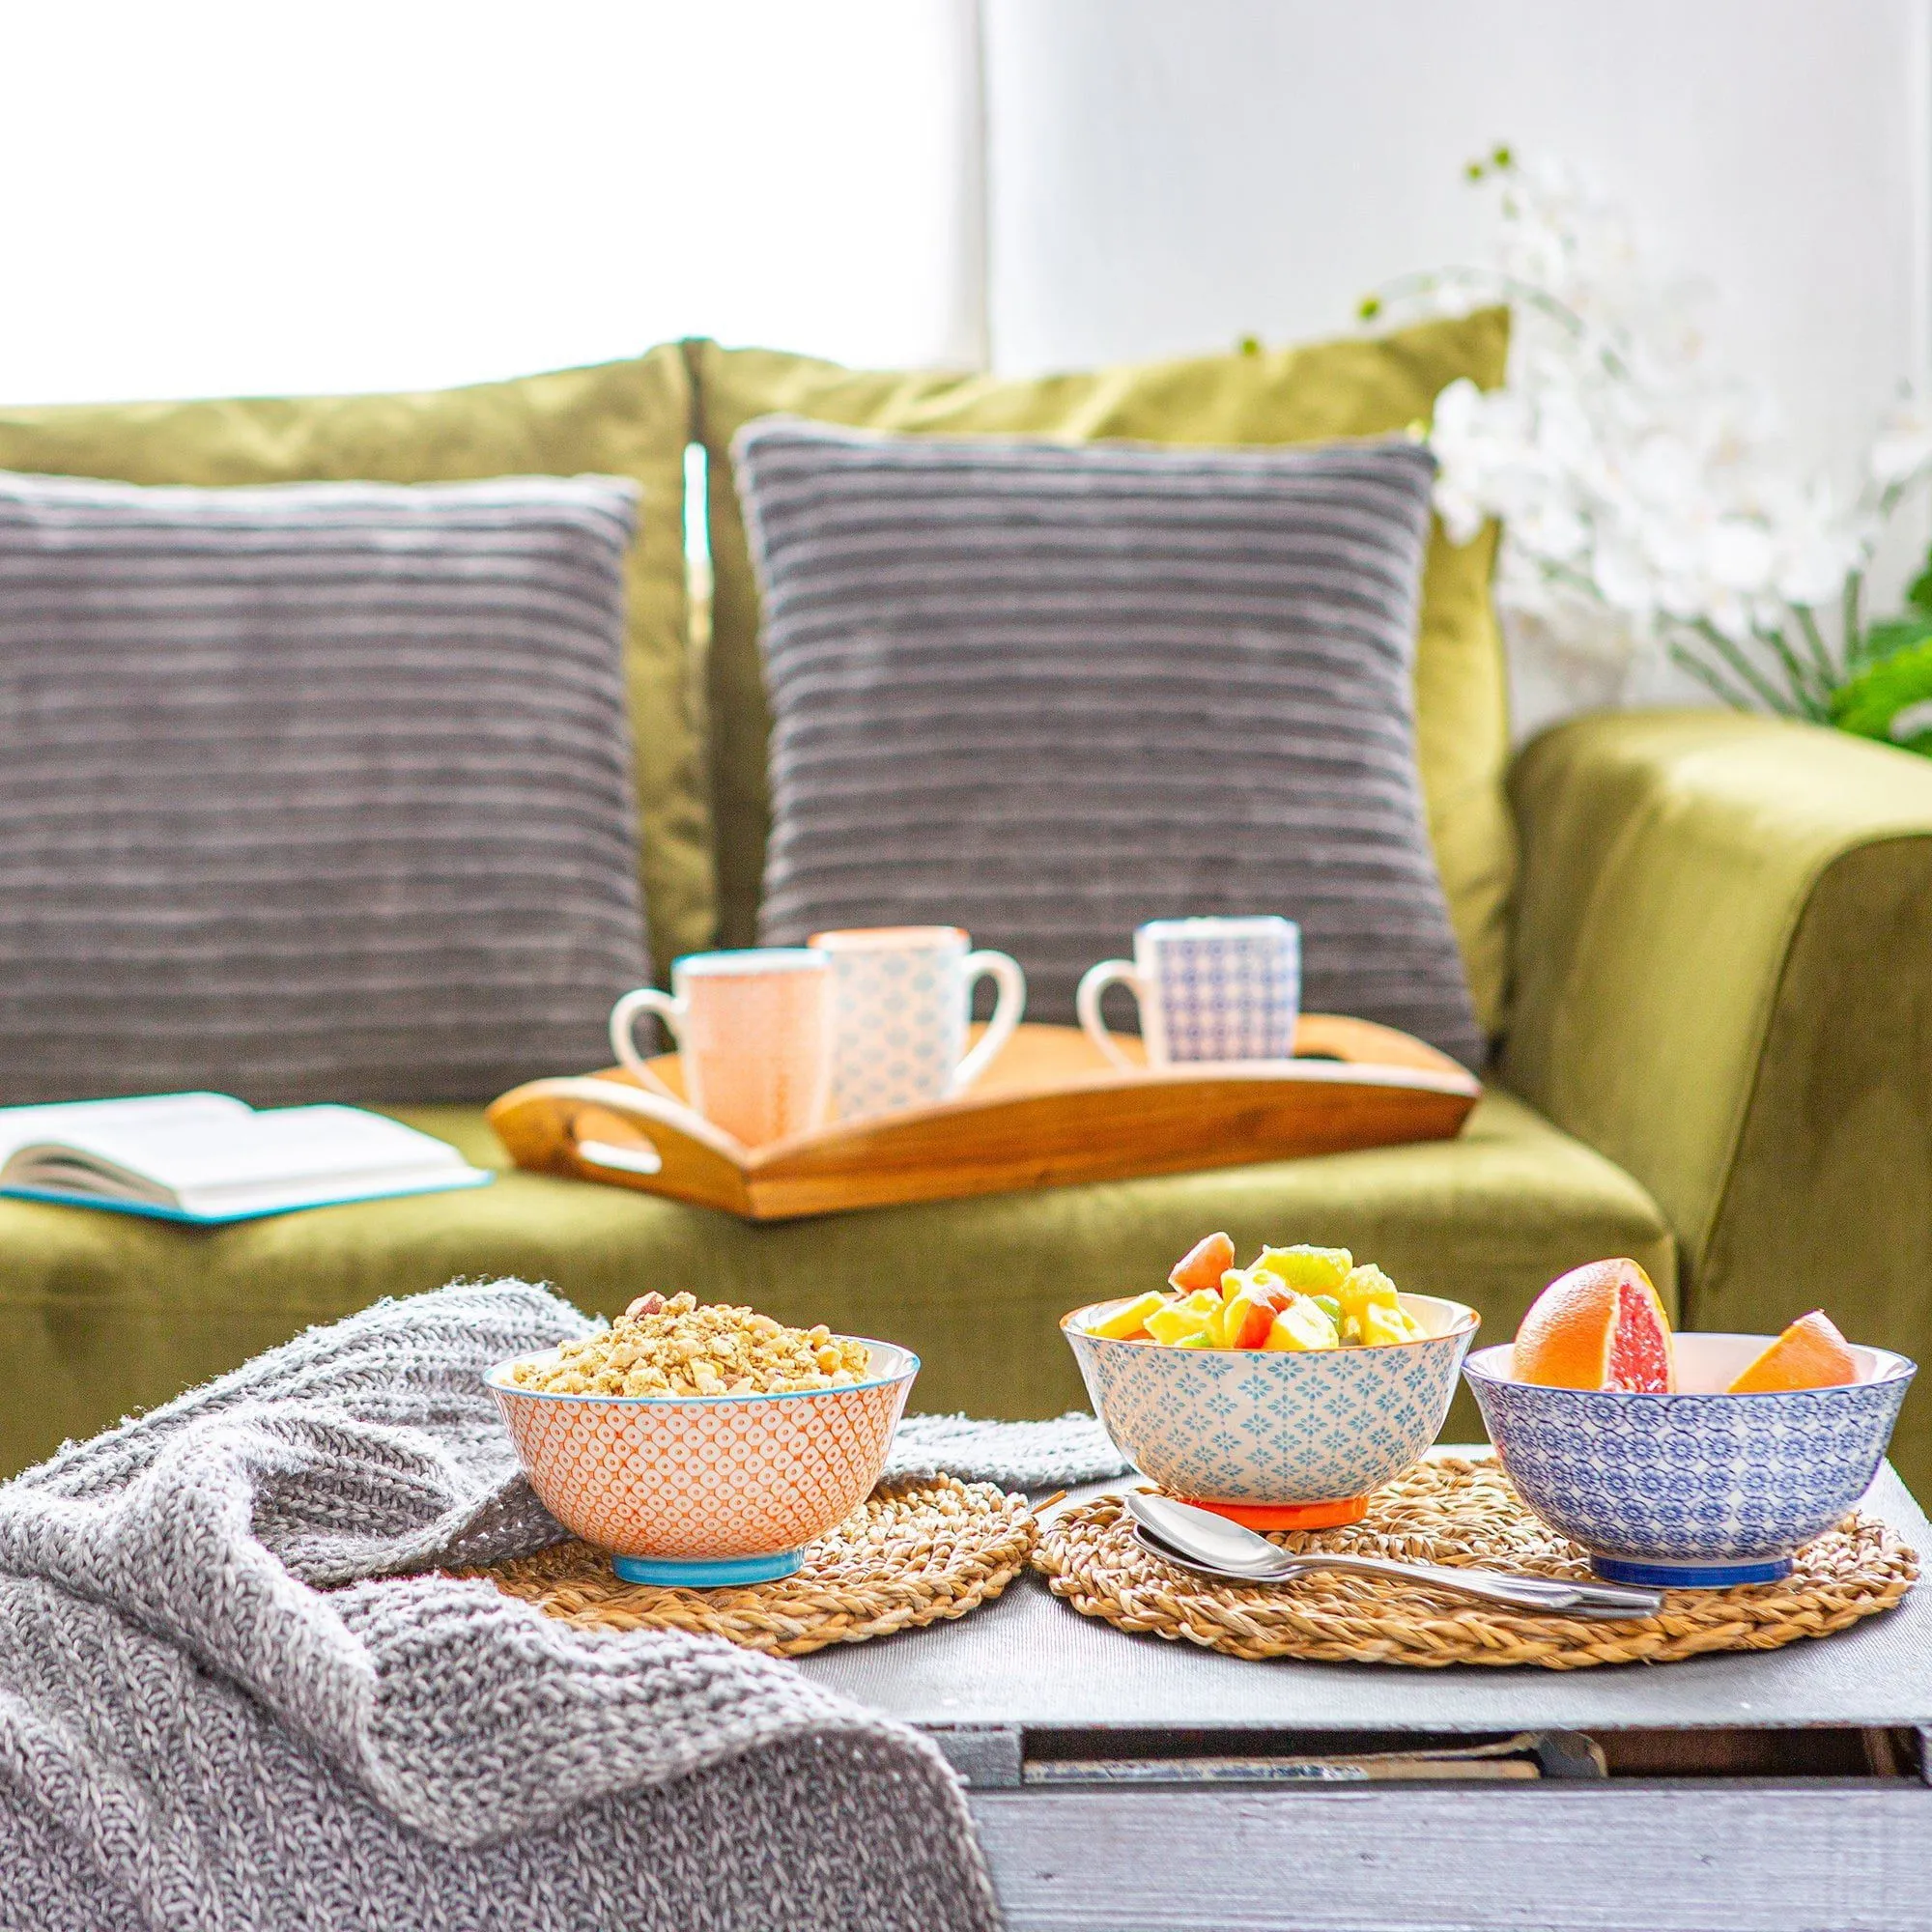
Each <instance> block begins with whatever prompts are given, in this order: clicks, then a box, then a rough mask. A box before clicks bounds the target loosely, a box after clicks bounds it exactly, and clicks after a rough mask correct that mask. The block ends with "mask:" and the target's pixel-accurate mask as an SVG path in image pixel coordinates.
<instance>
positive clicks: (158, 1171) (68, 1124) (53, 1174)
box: [0, 1094, 490, 1222]
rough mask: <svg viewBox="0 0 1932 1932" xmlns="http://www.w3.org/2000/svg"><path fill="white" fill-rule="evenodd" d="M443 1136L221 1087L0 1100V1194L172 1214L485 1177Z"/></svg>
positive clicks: (312, 1203)
mask: <svg viewBox="0 0 1932 1932" xmlns="http://www.w3.org/2000/svg"><path fill="white" fill-rule="evenodd" d="M488 1179H490V1176H489V1174H488V1172H487V1171H486V1170H485V1169H483V1168H479V1167H471V1166H470V1165H469V1162H468V1161H466V1160H465V1159H464V1158H463V1156H462V1155H461V1154H460V1153H458V1152H457V1151H456V1150H455V1149H454V1148H453V1147H450V1146H448V1145H447V1144H446V1143H444V1142H442V1141H439V1140H433V1139H432V1138H431V1137H430V1136H429V1135H428V1134H419V1133H417V1132H416V1131H415V1129H414V1128H413V1127H406V1126H404V1125H403V1124H402V1122H399V1121H391V1120H386V1119H384V1116H382V1115H381V1114H366V1113H364V1112H362V1110H361V1109H360V1108H358V1107H277V1108H274V1109H271V1110H270V1111H267V1112H264V1113H257V1112H256V1111H255V1109H254V1108H252V1107H250V1106H249V1105H248V1104H247V1103H246V1102H245V1101H242V1100H235V1099H231V1098H230V1097H229V1096H228V1095H227V1094H144V1095H142V1096H140V1097H138V1098H134V1099H128V1100H72V1101H65V1102H62V1103H60V1104H58V1105H54V1106H45V1107H5V1108H0V1194H16V1195H22V1196H25V1197H26V1198H27V1199H29V1200H34V1201H70V1202H73V1203H76V1204H78V1205H79V1206H81V1207H86V1208H116V1209H118V1210H119V1211H121V1212H122V1213H127V1214H153V1215H156V1216H158V1217H159V1218H160V1219H162V1220H167V1221H195V1222H220V1221H242V1220H246V1219H248V1218H249V1217H250V1216H251V1215H255V1214H281V1213H286V1212H287V1211H288V1210H289V1209H290V1208H320V1207H324V1206H326V1205H327V1204H328V1203H330V1202H340V1201H373V1200H376V1199H378V1198H380V1197H381V1196H384V1195H387V1194H428V1193H433V1192H436V1191H439V1190H440V1189H442V1188H447V1187H480V1186H481V1185H482V1184H483V1183H484V1182H485V1181H486V1180H488Z"/></svg>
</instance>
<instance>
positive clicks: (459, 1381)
mask: <svg viewBox="0 0 1932 1932" xmlns="http://www.w3.org/2000/svg"><path fill="white" fill-rule="evenodd" d="M587 1325H588V1324H587V1323H586V1322H585V1321H584V1318H583V1317H582V1316H581V1315H579V1314H578V1313H577V1312H576V1311H575V1310H573V1309H571V1308H570V1307H568V1306H567V1305H566V1304H565V1303H563V1302H562V1301H559V1300H558V1299H557V1298H556V1297H555V1296H554V1295H552V1294H550V1293H547V1292H546V1291H544V1290H542V1289H538V1288H531V1287H527V1286H526V1285H525V1284H523V1283H521V1282H497V1283H495V1284H491V1285H488V1286H467V1287H466V1286H459V1287H454V1288H448V1289H444V1290H442V1291H440V1293H435V1294H428V1295H422V1296H418V1297H415V1298H413V1299H412V1300H407V1301H400V1302H385V1303H383V1304H381V1305H379V1306H378V1307H375V1308H372V1309H369V1310H367V1311H366V1312H364V1313H363V1314H360V1315H357V1316H355V1317H353V1318H352V1319H350V1320H349V1321H343V1322H339V1323H337V1324H336V1325H334V1326H333V1327H328V1328H322V1329H317V1330H313V1331H311V1332H310V1333H309V1334H307V1335H304V1336H301V1337H299V1338H298V1340H296V1341H294V1342H292V1343H290V1344H288V1345H287V1346H286V1347H285V1348H281V1349H277V1350H273V1351H272V1352H270V1354H267V1355H264V1356H261V1357H260V1358H258V1359H257V1360H256V1361H254V1362H251V1363H249V1364H248V1365H247V1366H246V1367H244V1368H241V1369H240V1370H237V1371H236V1372H235V1373H234V1374H233V1375H231V1376H227V1377H224V1378H222V1379H220V1380H219V1381H216V1382H213V1383H211V1384H210V1385H209V1386H207V1387H206V1388H202V1389H198V1390H195V1391H193V1392H192V1393H190V1394H188V1395H186V1396H184V1397H182V1398H181V1399H180V1400H179V1401H177V1402H175V1403H172V1404H170V1405H168V1406H166V1407H164V1408H160V1409H157V1410H156V1411H154V1412H153V1413H152V1414H150V1415H147V1416H144V1417H141V1418H139V1419H137V1420H135V1421H132V1422H128V1423H124V1424H123V1425H122V1426H121V1427H120V1428H118V1429H116V1430H113V1431H110V1432H109V1433H108V1434H106V1435H100V1436H97V1437H95V1438H94V1439H93V1440H92V1441H89V1442H84V1443H80V1444H76V1445H71V1446H69V1447H68V1448H66V1449H64V1450H63V1451H62V1452H61V1453H60V1454H59V1455H58V1456H56V1457H55V1458H54V1459H53V1460H52V1461H51V1462H49V1463H43V1464H42V1465H41V1466H40V1467H39V1468H36V1469H33V1470H30V1471H29V1472H28V1473H27V1474H25V1475H24V1476H21V1477H19V1478H17V1479H16V1480H15V1481H14V1482H12V1483H10V1484H7V1485H6V1486H4V1488H0V1925H5V1926H9V1927H14V1926H17V1927H21V1928H26V1927H32V1928H34V1932H131V1928H136V1927H142V1928H168V1932H175V1928H181V1932H187V1928H197V1932H202V1928H206V1932H226V1929H227V1928H234V1932H280V1928H284V1927H286V1928H290V1932H295V1928H303V1932H319V1929H320V1928H327V1932H337V1928H351V1927H354V1928H367V1932H431V1928H445V1927H446V1928H451V1932H455V1928H459V1927H460V1928H464V1932H479V1929H480V1928H492V1927H503V1928H506V1932H507V1928H511V1927H514V1928H516V1932H576V1928H583V1932H591V1928H597V1932H604V1928H614V1927H624V1928H627V1932H629V1928H655V1927H663V1928H667V1932H668V1928H673V1927H675V1928H679V1932H701V1929H702V1928H710V1927H732V1928H763V1927H778V1926H784V1927H786V1928H797V1932H817V1928H824V1932H833V1928H838V1929H839V1932H866V1928H875V1927H876V1928H880V1932H885V1928H918V1932H928V1928H930V1932H939V1928H951V1927H960V1928H974V1929H975V1932H978V1928H990V1927H991V1926H993V1925H994V1924H995V1922H996V1915H995V1910H994V1906H993V1903H992V1898H991V1893H990V1890H989V1889H988V1886H987V1883H986V1878H985V1873H984V1870H983V1867H982V1866H981V1864H980V1859H979V1855H978V1852H977V1850H976V1848H975V1845H974V1841H973V1837H972V1832H971V1827H970V1822H969V1819H968V1815H967V1812H966V1808H965V1804H964V1800H963V1798H962V1797H961V1795H960V1791H959V1788H958V1786H957V1784H956V1783H955V1781H954V1780H953V1778H952V1776H951V1774H950V1773H949V1772H948V1771H947V1769H946V1767H945V1765H944V1764H943V1762H942V1761H941V1759H940V1758H939V1756H938V1754H937V1752H936V1751H935V1750H934V1749H933V1748H932V1747H931V1746H930V1745H929V1744H927V1743H926V1742H925V1741H924V1740H923V1739H921V1738H920V1737H919V1736H918V1735H917V1734H916V1733H914V1732H913V1731H911V1730H909V1729H907V1728H905V1727H903V1726H900V1725H897V1724H895V1723H890V1722H887V1721H885V1720H883V1719H879V1718H877V1717H875V1716H872V1715H870V1714H868V1713H867V1712H866V1711H864V1710H862V1709H861V1708H859V1707H858V1706H856V1705H854V1704H851V1703H848V1702H846V1701H844V1700H842V1699H840V1698H838V1697H835V1696H833V1695H830V1694H828V1693H827V1692H825V1691H823V1690H817V1689H815V1688H814V1687H813V1686H812V1684H811V1683H810V1681H809V1680H807V1679H806V1678H805V1677H804V1676H803V1675H802V1674H801V1673H799V1672H798V1671H796V1670H794V1669H793V1668H792V1667H791V1666H790V1665H788V1664H785V1663H782V1662H776V1661H773V1660H770V1659H766V1658H761V1657H758V1656H755V1655H753V1654H751V1653H748V1652H744V1651H740V1650H736V1649H734V1648H732V1647H731V1646H730V1645H728V1644H725V1643H723V1642H720V1641H718V1640H715V1639H710V1638H702V1637H691V1636H686V1635H683V1634H677V1633H672V1632H641V1633H637V1634H617V1633H608V1632H585V1631H578V1630H575V1629H572V1628H571V1627H569V1626H567V1625H564V1624H560V1623H557V1622H554V1621H553V1620H551V1619H548V1618H546V1617H544V1616H543V1615H542V1614H541V1613H539V1612H538V1611H536V1610H534V1609H533V1608H531V1607H529V1606H528V1605H523V1604H520V1603H517V1602H514V1601H512V1600H511V1599H509V1598H507V1597H505V1596H502V1595H501V1594H499V1593H498V1592H497V1590H496V1589H494V1588H493V1587H492V1586H491V1585H490V1584H488V1583H487V1582H480V1581H459V1580H456V1579H454V1578H451V1577H443V1576H436V1575H428V1574H423V1573H426V1572H429V1571H432V1570H434V1569H437V1568H439V1567H443V1566H451V1565H461V1564H468V1563H482V1562H490V1561H494V1560H496V1559H498V1558H501V1557H504V1556H508V1555H511V1554H513V1553H516V1552H519V1551H522V1550H526V1549H529V1548H536V1547H539V1546H540V1545H542V1544H544V1543H546V1542H549V1541H551V1540H553V1539H554V1537H555V1536H556V1535H557V1533H558V1532H557V1529H556V1526H555V1524H554V1522H553V1521H552V1520H551V1519H550V1518H549V1517H548V1516H547V1515H545V1513H544V1512H543V1511H542V1509H541V1508H540V1507H539V1506H538V1505H537V1503H536V1501H535V1498H534V1497H533V1496H532V1495H531V1494H530V1492H529V1491H528V1489H527V1488H526V1486H525V1484H524V1483H523V1481H522V1479H521V1478H520V1477H519V1476H518V1475H517V1474H516V1470H515V1464H514V1462H513V1460H512V1457H511V1453H510V1449H509V1445H508V1441H507V1438H506V1436H505V1435H504V1432H503V1430H502V1428H501V1426H500V1424H499V1423H498V1421H497V1414H496V1410H495V1405H494V1403H493V1402H492V1401H491V1398H490V1397H489V1395H488V1394H487V1392H486V1391H485V1390H484V1388H483V1387H482V1384H481V1382H480V1380H479V1374H480V1372H481V1371H482V1370H483V1369H484V1368H486V1367H487V1366H488V1365H490V1364H491V1363H493V1362H496V1361H500V1360H501V1359H503V1358H504V1357H506V1356H509V1355H515V1354H520V1353H525V1352H528V1351H531V1350H537V1349H542V1348H547V1347H549V1346H551V1345H552V1344H554V1343H555V1342H557V1341H558V1340H560V1339H562V1338H563V1337H565V1336H568V1335H573V1334H577V1333H581V1332H582V1331H583V1329H584V1328H585V1327H586V1326H587ZM378 1579H383V1580H378Z"/></svg>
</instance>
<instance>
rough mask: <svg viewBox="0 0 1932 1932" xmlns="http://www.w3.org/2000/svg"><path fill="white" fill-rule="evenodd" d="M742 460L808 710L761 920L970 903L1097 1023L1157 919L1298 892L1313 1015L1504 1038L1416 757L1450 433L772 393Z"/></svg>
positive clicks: (768, 577) (1280, 908)
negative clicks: (806, 408) (1099, 432)
mask: <svg viewBox="0 0 1932 1932" xmlns="http://www.w3.org/2000/svg"><path fill="white" fill-rule="evenodd" d="M734 454H735V458H736V463H737V469H738V477H739V487H740V491H741V494H742V496H743V497H744V499H745V502H746V507H747V512H748V516H749V521H750V527H751V532H752V539H753V554H754V556H755V558H756V561H757V564H758V567H759V571H760V575H761V578H762V582H763V590H764V612H765V658H766V671H767V677H768V681H769V684H770V689H771V699H772V710H773V720H774V725H773V733H772V798H773V820H774V822H773V828H772V838H771V845H770V853H769V858H768V861H767V866H766V872H765V900H764V907H763V914H762V923H761V935H762V937H764V938H765V939H766V940H767V941H769V942H772V943H789V942H795V941H797V940H799V939H801V938H803V937H804V936H805V935H806V934H807V933H809V932H811V931H814V930H817V929H820V928H824V927H834V926H841V925H871V924H898V923H920V922H938V921H945V922H950V923H957V924H960V925H964V926H967V927H968V928H970V930H971V931H972V933H973V936H974V939H975V940H976V942H978V943H979V944H981V945H986V946H996V947H1001V948H1003V949H1005V950H1006V951H1008V952H1012V953H1013V954H1015V955H1016V956H1017V957H1018V959H1019V960H1020V962H1021V964H1022V965H1023V966H1025V968H1026V970H1027V976H1028V980H1029V983H1030V999H1029V1007H1028V1010H1029V1015H1030V1017H1032V1018H1035V1019H1040V1020H1052V1021H1060V1022H1067V1021H1070V1020H1071V1019H1072V1018H1073V991H1074V986H1075V984H1076V982H1077V981H1078V980H1079V978H1080V975H1081V973H1082V971H1083V970H1084V969H1085V968H1086V967H1087V966H1089V965H1091V964H1092V963H1093V962H1094V961H1095V960H1097V959H1102V958H1115V957H1123V956H1129V955H1130V953H1131V944H1132V935H1133V929H1134V927H1135V926H1136V925H1137V924H1138V923H1141V922H1142V921H1144V920H1149V919H1155V918H1167V917H1175V916H1180V915H1186V914H1223V915H1234V914H1243V913H1260V912H1271V913H1282V914H1286V915H1287V916H1288V917H1290V918H1292V919H1295V920H1298V921H1299V922H1300V923H1301V929H1302V952H1303V977H1304V992H1303V1004H1304V1007H1305V1008H1306V1009H1309V1010H1311V1011H1332V1012H1347V1013H1354V1014H1357V1015H1360V1016H1362V1017H1364V1018H1368V1019H1375V1020H1380V1021H1383V1022H1384V1023H1386V1024H1388V1025H1391V1026H1397V1027H1401V1028H1403V1029H1404V1030H1406V1032H1409V1033H1412V1034H1416V1035H1419V1036H1420V1037H1422V1038H1424V1039H1427V1040H1429V1041H1431V1042H1433V1043H1434V1044H1435V1045H1437V1046H1439V1047H1442V1048H1443V1049H1445V1050H1446V1051H1448V1052H1450V1053H1453V1054H1455V1055H1456V1056H1457V1057H1458V1058H1459V1059H1462V1060H1463V1061H1465V1062H1467V1063H1469V1064H1471V1065H1474V1064H1476V1063H1477V1062H1479V1061H1480V1059H1481V1057H1482V1052H1483V1041H1482V1037H1481V1036H1480V1034H1479V1032H1478V1030H1477V1026H1476V1021H1475V1017H1474V1014H1473V1012H1472V1010H1471V1008H1470V1004H1469V994H1468V988H1467V985H1466V983H1465V981H1464V979H1463V966H1462V960H1461V956H1460V955H1459V953H1458V952H1457V949H1456V941H1455V937H1454V935H1453V933H1452V931H1451V928H1450V923H1449V915H1448V908H1447V905H1446V903H1445V901H1444V898H1443V894H1442V886H1441V881H1440V879H1439V878H1438V876H1437V874H1436V869H1435V857H1434V854H1433V853H1432V851H1431V849H1430V843H1429V835H1428V831H1427V827H1426V822H1425V817H1424V808H1423V799H1422V789H1421V781H1420V779H1419V777H1418V775H1417V770H1416V759H1415V732H1414V719H1413V699H1412V695H1411V668H1412V665H1413V659H1414V644H1415V622H1416V608H1417V600H1418V587H1419V581H1420V576H1421V569H1422V558H1423V551H1424V546H1425V542H1426V538H1427V534H1428V525H1429V493H1430V483H1431V477H1432V473H1433V466H1432V460H1431V458H1430V457H1429V455H1428V453H1427V452H1426V451H1424V450H1422V449H1420V448H1418V447H1416V446H1415V445H1413V444H1412V443H1409V442H1406V441H1402V440H1387V441H1380V442H1364V443H1346V444H1332V445H1327V446H1321V447H1314V448H1308V447H1302V448H1292V449H1282V448H1271V449H1254V448H1244V449H1190V448H1173V447H1159V448H1154V447H1149V446H1145V445H1140V444H1129V443H1108V444H1088V445H1084V446H1067V445H1065V444H1055V443H1045V442H1038V441H1022V440H1004V439H991V438H987V439H972V440H963V439H962V440H948V439H940V438H923V437H892V436H886V435H881V434H877V433H872V432H866V431H853V430H841V429H835V428H829V427H825V426H822V425H818V424H812V423H805V422H800V421H796V420H793V419H790V418H785V417H766V418H763V419H762V420H760V421H757V422H754V423H752V424H750V425H749V426H748V427H747V428H746V429H745V430H743V431H742V432H741V433H740V436H739V438H738V440H737V443H736V445H735V448H734Z"/></svg>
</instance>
